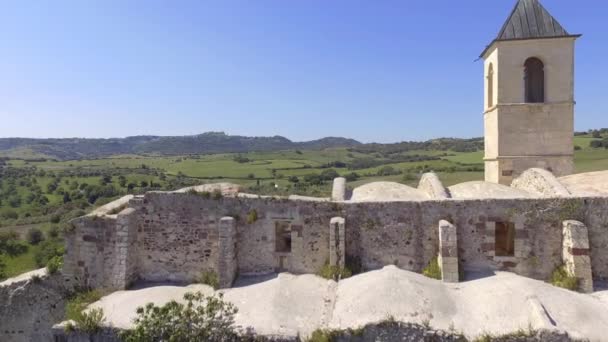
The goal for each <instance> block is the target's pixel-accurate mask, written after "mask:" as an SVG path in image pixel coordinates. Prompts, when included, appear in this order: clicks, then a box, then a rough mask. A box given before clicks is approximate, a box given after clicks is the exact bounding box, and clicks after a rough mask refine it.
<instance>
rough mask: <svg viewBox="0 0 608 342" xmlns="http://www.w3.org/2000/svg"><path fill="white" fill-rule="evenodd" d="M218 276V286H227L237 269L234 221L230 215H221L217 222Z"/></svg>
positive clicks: (230, 283)
mask: <svg viewBox="0 0 608 342" xmlns="http://www.w3.org/2000/svg"><path fill="white" fill-rule="evenodd" d="M218 228H219V256H218V272H217V273H218V277H219V281H220V284H219V286H220V288H229V287H231V286H232V283H233V282H234V278H235V277H236V271H237V259H236V221H235V219H234V218H232V217H222V218H221V219H220V222H219V227H218Z"/></svg>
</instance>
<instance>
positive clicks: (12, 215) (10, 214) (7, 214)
mask: <svg viewBox="0 0 608 342" xmlns="http://www.w3.org/2000/svg"><path fill="white" fill-rule="evenodd" d="M0 217H2V218H3V219H5V220H16V219H18V218H19V214H18V213H17V212H16V211H15V210H13V209H5V210H3V211H2V213H0Z"/></svg>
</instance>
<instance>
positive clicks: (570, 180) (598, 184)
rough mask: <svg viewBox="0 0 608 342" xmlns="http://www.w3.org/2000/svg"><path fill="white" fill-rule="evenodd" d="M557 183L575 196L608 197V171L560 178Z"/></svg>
mask: <svg viewBox="0 0 608 342" xmlns="http://www.w3.org/2000/svg"><path fill="white" fill-rule="evenodd" d="M559 181H560V183H562V184H563V185H564V186H565V187H566V189H568V191H570V193H571V194H572V195H575V196H607V195H608V170H607V171H598V172H587V173H579V174H576V175H569V176H565V177H560V178H559Z"/></svg>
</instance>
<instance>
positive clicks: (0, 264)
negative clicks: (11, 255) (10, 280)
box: [0, 257, 6, 281]
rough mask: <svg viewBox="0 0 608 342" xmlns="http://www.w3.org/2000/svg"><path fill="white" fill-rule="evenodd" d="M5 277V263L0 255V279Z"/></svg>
mask: <svg viewBox="0 0 608 342" xmlns="http://www.w3.org/2000/svg"><path fill="white" fill-rule="evenodd" d="M4 279H6V264H5V263H4V261H3V260H2V258H1V257H0V281H2V280H4Z"/></svg>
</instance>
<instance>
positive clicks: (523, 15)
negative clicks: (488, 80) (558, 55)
mask: <svg viewBox="0 0 608 342" xmlns="http://www.w3.org/2000/svg"><path fill="white" fill-rule="evenodd" d="M578 36H580V35H571V34H569V33H568V31H566V29H565V28H564V27H563V26H562V25H561V24H560V23H559V22H558V21H557V20H555V18H553V16H552V15H551V14H550V13H549V12H548V11H547V9H545V7H543V5H542V4H541V3H540V2H539V1H538V0H518V1H517V4H515V8H513V11H512V12H511V15H509V18H508V19H507V21H506V22H505V24H504V25H503V26H502V29H501V30H500V32H499V33H498V36H497V37H496V38H495V39H494V40H493V41H492V43H491V44H490V45H489V46H488V47H487V48H486V49H485V50H484V52H483V53H482V54H481V55H482V56H483V55H484V54H485V52H486V51H487V50H488V48H489V47H490V46H492V44H493V43H494V42H496V41H503V40H519V39H543V38H559V37H578Z"/></svg>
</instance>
